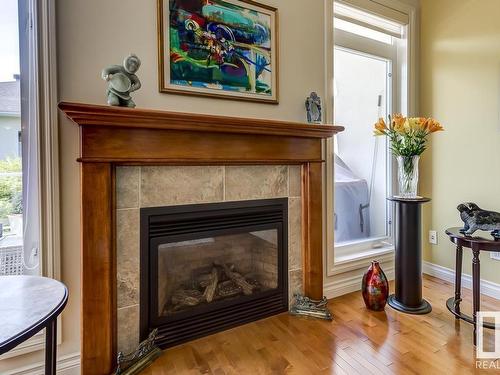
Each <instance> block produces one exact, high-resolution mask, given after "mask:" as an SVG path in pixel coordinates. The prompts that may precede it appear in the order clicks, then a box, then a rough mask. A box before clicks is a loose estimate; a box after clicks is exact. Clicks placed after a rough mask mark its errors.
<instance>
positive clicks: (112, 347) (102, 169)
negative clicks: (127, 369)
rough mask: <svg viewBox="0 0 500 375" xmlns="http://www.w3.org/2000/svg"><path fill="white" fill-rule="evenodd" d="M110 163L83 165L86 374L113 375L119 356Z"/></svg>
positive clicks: (83, 343)
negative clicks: (117, 356) (117, 347)
mask: <svg viewBox="0 0 500 375" xmlns="http://www.w3.org/2000/svg"><path fill="white" fill-rule="evenodd" d="M112 175H113V173H112V166H111V164H94V163H83V164H82V165H81V184H82V186H81V189H82V191H81V194H82V198H81V199H82V200H81V215H82V220H81V233H82V243H81V250H82V253H81V262H82V265H81V267H82V270H81V293H82V297H81V298H82V305H81V366H82V374H110V373H111V372H112V371H113V370H114V368H113V366H114V358H115V353H116V342H115V341H116V328H115V326H116V281H115V279H116V277H115V275H116V257H115V249H114V246H113V231H114V230H113V227H114V220H113V216H114V214H113V203H112V202H113V195H114V194H113V191H112V186H113V177H112Z"/></svg>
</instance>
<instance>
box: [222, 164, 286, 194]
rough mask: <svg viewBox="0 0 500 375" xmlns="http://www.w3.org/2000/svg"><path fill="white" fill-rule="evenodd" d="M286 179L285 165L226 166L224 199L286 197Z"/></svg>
mask: <svg viewBox="0 0 500 375" xmlns="http://www.w3.org/2000/svg"><path fill="white" fill-rule="evenodd" d="M287 180H288V167H287V166H281V165H278V166H276V165H270V166H227V167H226V181H225V182H226V194H225V200H227V201H234V200H242V199H265V198H278V197H286V196H287V195H288V181H287Z"/></svg>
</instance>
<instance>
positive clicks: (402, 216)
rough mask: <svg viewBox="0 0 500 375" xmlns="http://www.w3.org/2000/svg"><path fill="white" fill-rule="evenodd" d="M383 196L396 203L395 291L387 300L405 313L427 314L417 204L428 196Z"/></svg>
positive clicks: (424, 201) (429, 309)
mask: <svg viewBox="0 0 500 375" xmlns="http://www.w3.org/2000/svg"><path fill="white" fill-rule="evenodd" d="M387 199H388V200H390V201H393V202H394V203H395V205H396V219H395V225H394V240H395V248H396V259H395V269H396V270H395V280H394V284H395V293H394V294H391V295H390V296H389V298H388V300H387V303H388V304H389V306H391V307H392V308H393V309H395V310H398V311H401V312H404V313H407V314H428V313H430V312H431V311H432V306H431V305H430V303H429V302H427V301H426V300H425V299H423V298H422V246H421V226H422V225H421V221H422V220H421V217H422V213H421V211H422V210H421V206H422V204H424V203H426V202H429V201H430V199H429V198H416V199H407V198H399V197H392V198H387Z"/></svg>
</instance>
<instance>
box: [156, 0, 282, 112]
mask: <svg viewBox="0 0 500 375" xmlns="http://www.w3.org/2000/svg"><path fill="white" fill-rule="evenodd" d="M178 3H180V5H179V4H178ZM182 3H183V0H158V19H157V28H158V76H159V90H160V92H163V93H170V94H182V95H196V96H205V97H216V98H225V99H234V100H245V101H253V102H261V103H269V104H278V103H279V35H278V26H279V24H278V10H277V8H274V7H271V6H269V5H265V4H260V3H257V2H255V1H252V0H209V1H208V0H199V3H200V9H196V10H197V11H192V9H183V8H182V6H183V5H182ZM189 4H190V6H192V4H193V2H192V1H190V2H189ZM174 6H175V7H176V8H173V7H174ZM174 11H175V15H174V13H173V12H174ZM190 11H192V13H190ZM172 21H174V22H172ZM172 23H173V25H172ZM236 25H238V26H240V25H243V26H241V27H240V28H238V26H236ZM171 32H175V33H176V34H172V35H171ZM174 35H175V36H174ZM167 51H168V54H167V55H166V53H167ZM165 56H167V58H164V57H165ZM174 60H175V61H174ZM173 64H175V65H173ZM204 64H206V65H204Z"/></svg>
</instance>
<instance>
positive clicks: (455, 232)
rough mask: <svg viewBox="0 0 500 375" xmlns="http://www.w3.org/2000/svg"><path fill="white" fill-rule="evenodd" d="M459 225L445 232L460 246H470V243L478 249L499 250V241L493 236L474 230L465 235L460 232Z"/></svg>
mask: <svg viewBox="0 0 500 375" xmlns="http://www.w3.org/2000/svg"><path fill="white" fill-rule="evenodd" d="M460 229H462V228H460V227H453V228H448V229H446V234H447V235H448V236H449V237H450V240H451V241H452V242H453V243H455V244H457V245H460V246H464V247H469V248H471V247H472V244H476V245H478V246H479V250H485V251H500V241H499V240H495V239H494V238H493V236H492V235H491V234H489V233H487V232H480V231H478V232H476V233H475V234H474V235H472V236H467V235H465V234H464V233H461V232H460Z"/></svg>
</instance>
